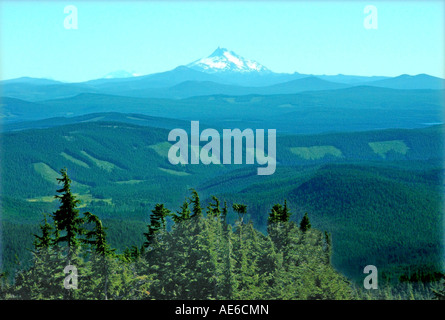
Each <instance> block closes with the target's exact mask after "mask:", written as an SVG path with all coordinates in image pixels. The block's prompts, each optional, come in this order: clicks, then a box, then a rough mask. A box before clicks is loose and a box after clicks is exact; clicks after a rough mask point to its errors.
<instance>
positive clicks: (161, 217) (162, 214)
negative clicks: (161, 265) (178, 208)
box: [144, 203, 170, 247]
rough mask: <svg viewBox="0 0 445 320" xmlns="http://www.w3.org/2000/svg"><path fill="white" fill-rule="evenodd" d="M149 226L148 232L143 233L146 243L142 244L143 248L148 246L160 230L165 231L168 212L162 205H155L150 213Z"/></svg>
mask: <svg viewBox="0 0 445 320" xmlns="http://www.w3.org/2000/svg"><path fill="white" fill-rule="evenodd" d="M151 212H152V213H151V215H150V224H149V225H148V232H147V233H144V235H145V237H146V239H147V240H146V241H145V243H144V246H145V247H148V246H150V245H151V244H152V243H153V241H154V239H155V236H156V233H158V232H159V231H160V230H165V229H166V220H165V218H166V217H167V216H168V215H169V214H170V210H168V209H167V208H165V207H164V204H159V203H158V204H156V206H155V208H154V210H152V211H151Z"/></svg>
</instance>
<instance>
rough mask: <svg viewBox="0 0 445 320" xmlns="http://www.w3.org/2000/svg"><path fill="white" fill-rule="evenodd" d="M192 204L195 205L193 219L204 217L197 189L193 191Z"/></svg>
mask: <svg viewBox="0 0 445 320" xmlns="http://www.w3.org/2000/svg"><path fill="white" fill-rule="evenodd" d="M190 202H191V203H192V204H193V209H192V212H193V213H192V218H194V217H200V216H201V215H202V208H201V203H200V200H199V195H198V192H197V191H196V190H195V189H192V198H191V199H190Z"/></svg>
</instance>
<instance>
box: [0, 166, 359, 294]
mask: <svg viewBox="0 0 445 320" xmlns="http://www.w3.org/2000/svg"><path fill="white" fill-rule="evenodd" d="M61 174H62V177H61V178H60V179H58V180H59V182H60V183H61V184H62V187H61V188H60V189H59V190H57V192H58V195H57V196H56V198H58V199H59V200H60V207H59V209H58V210H57V211H56V212H54V213H53V214H52V215H51V216H49V217H48V216H45V218H44V220H43V223H42V225H41V227H40V234H39V235H35V243H34V249H33V257H34V258H33V262H32V267H31V268H29V269H27V270H21V271H20V272H19V273H18V274H17V275H16V277H15V281H14V284H13V285H10V286H8V285H3V286H2V288H1V291H0V296H1V297H2V298H5V299H104V300H105V299H353V298H354V297H356V295H355V294H354V293H353V290H352V287H351V285H350V284H349V283H348V281H347V280H346V279H345V278H344V277H343V276H342V275H340V274H339V273H338V272H336V271H335V270H334V268H333V267H332V266H331V263H330V258H331V239H330V236H329V234H327V233H323V232H321V231H318V230H314V229H312V228H311V224H310V221H309V218H308V216H307V214H306V215H305V216H304V217H303V219H302V220H301V222H300V224H299V225H297V224H296V223H294V222H292V221H290V220H289V218H290V216H291V212H290V211H289V209H288V207H287V203H286V201H285V202H284V204H283V205H281V204H276V205H274V206H273V208H272V209H271V211H270V213H269V218H268V230H267V231H268V232H267V235H264V234H262V233H261V232H259V231H257V230H256V229H255V228H254V227H253V224H252V223H251V222H250V221H249V222H245V221H244V216H245V215H246V213H247V207H246V206H245V205H243V204H233V205H232V207H231V208H230V210H233V212H235V213H237V214H238V219H237V221H236V223H235V225H234V226H232V225H230V224H228V223H227V221H226V217H227V214H228V212H229V208H228V207H227V204H226V203H224V204H221V203H220V201H219V199H218V198H216V197H212V201H211V202H210V204H209V205H208V207H206V208H202V207H201V203H200V199H199V195H198V193H197V192H196V191H194V190H192V194H191V197H190V198H189V199H186V200H185V201H184V203H183V205H182V206H181V208H179V210H178V211H176V212H171V211H170V210H168V209H167V208H165V207H164V205H163V204H157V205H156V206H155V208H154V209H153V210H152V213H151V215H150V223H149V224H148V226H147V232H146V233H145V234H144V235H145V239H146V241H145V243H144V245H143V246H141V247H137V246H133V247H132V248H128V249H127V250H125V252H123V253H122V254H118V253H116V252H115V250H114V249H112V248H110V246H109V245H108V243H107V239H106V232H105V228H104V226H103V225H102V223H101V221H100V219H99V218H98V217H97V216H95V215H94V214H92V213H89V212H85V213H82V214H80V212H79V210H78V209H77V208H76V207H77V205H78V203H79V201H78V200H77V199H76V198H75V197H74V196H73V194H72V192H71V190H70V183H71V181H70V179H69V177H68V175H67V172H66V170H62V171H61ZM67 266H73V267H74V268H75V270H76V274H74V273H72V270H73V269H72V268H71V269H69V270H70V271H69V272H67V269H65V268H66V267H67ZM67 285H68V287H67ZM73 286H74V287H75V288H73Z"/></svg>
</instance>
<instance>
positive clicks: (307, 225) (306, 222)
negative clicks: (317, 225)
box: [300, 212, 311, 232]
mask: <svg viewBox="0 0 445 320" xmlns="http://www.w3.org/2000/svg"><path fill="white" fill-rule="evenodd" d="M310 228H311V222H310V221H309V217H308V215H307V212H306V213H305V214H304V217H303V219H301V222H300V230H301V231H303V232H306V231H308V230H309V229H310Z"/></svg>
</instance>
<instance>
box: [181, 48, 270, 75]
mask: <svg viewBox="0 0 445 320" xmlns="http://www.w3.org/2000/svg"><path fill="white" fill-rule="evenodd" d="M187 67H189V68H191V69H195V70H198V71H203V72H206V73H219V72H242V73H245V72H261V73H262V72H270V71H269V69H267V68H266V67H265V66H263V65H261V64H260V63H258V62H256V61H253V60H249V59H245V58H243V57H241V56H239V55H237V54H236V53H235V52H233V51H229V50H227V49H225V48H220V47H218V48H217V49H216V50H215V51H214V52H213V53H212V54H211V55H210V56H208V57H207V58H202V59H199V60H196V61H194V62H192V63H190V64H188V65H187Z"/></svg>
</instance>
